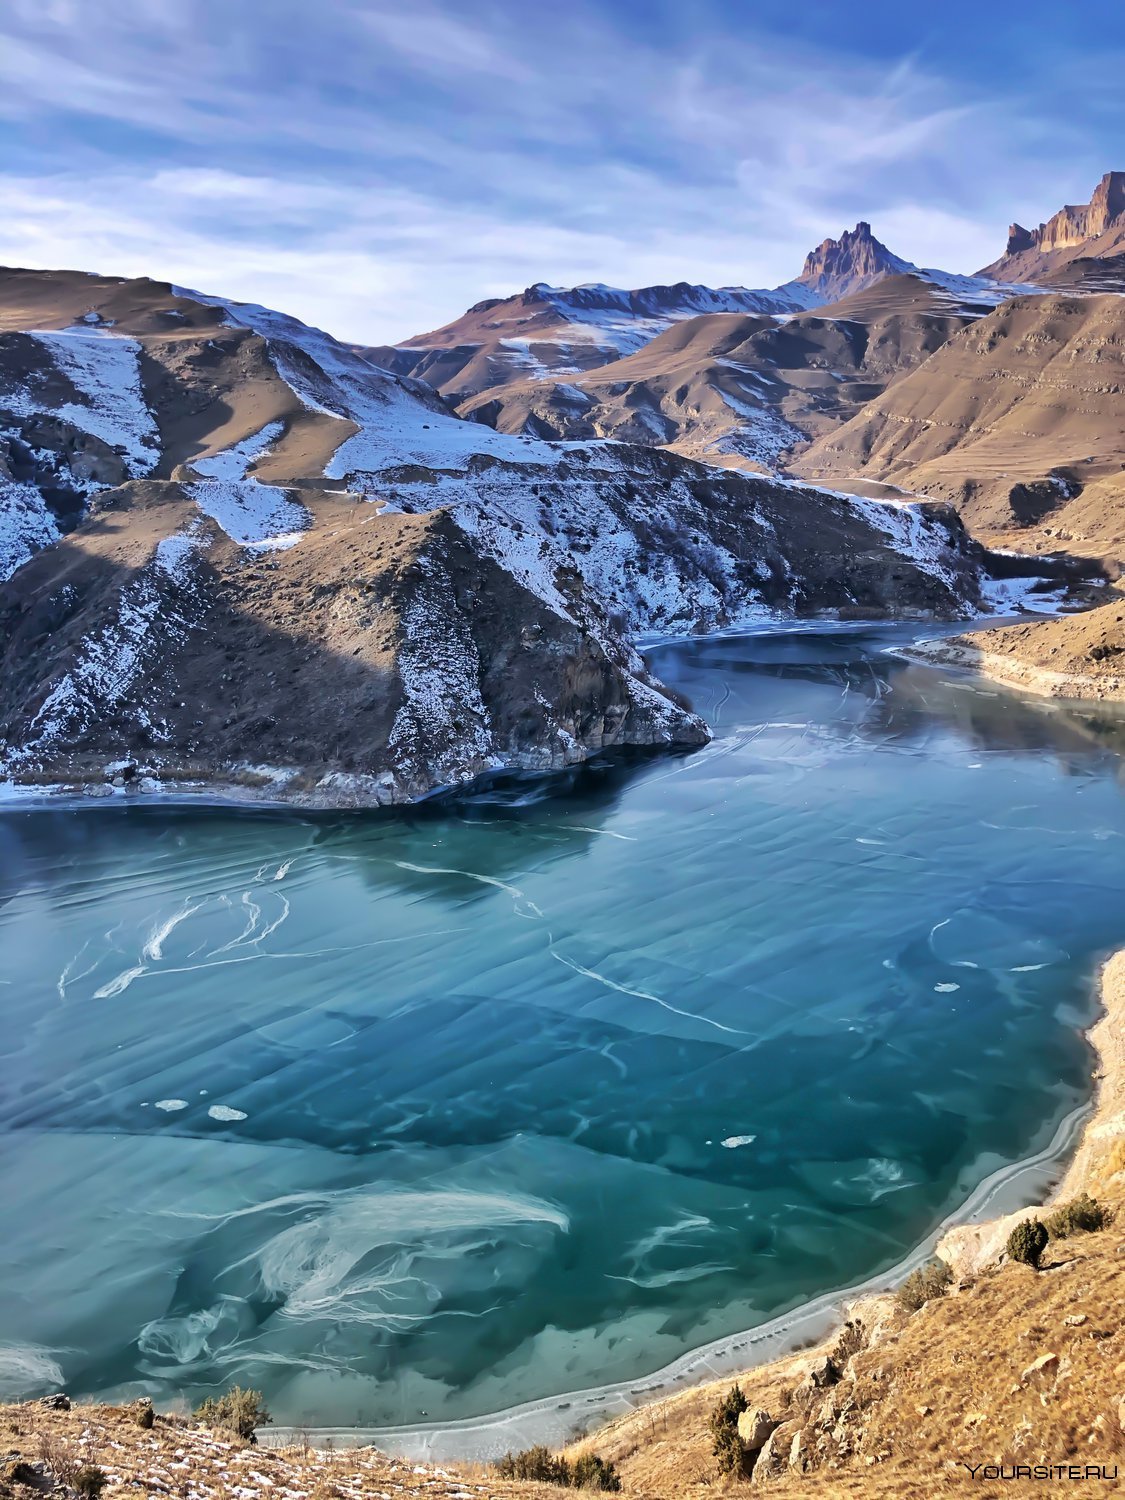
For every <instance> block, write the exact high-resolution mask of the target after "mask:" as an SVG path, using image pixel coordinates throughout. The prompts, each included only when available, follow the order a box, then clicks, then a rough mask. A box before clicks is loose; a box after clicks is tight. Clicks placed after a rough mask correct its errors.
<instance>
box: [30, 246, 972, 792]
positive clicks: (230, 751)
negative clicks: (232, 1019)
mask: <svg viewBox="0 0 1125 1500" xmlns="http://www.w3.org/2000/svg"><path fill="white" fill-rule="evenodd" d="M13 274H22V275H23V276H24V277H25V278H26V276H27V275H28V274H29V273H13ZM0 286H2V278H0ZM32 290H34V288H33V289H32ZM66 291H67V296H68V297H70V298H71V304H70V306H69V309H68V311H67V313H66V318H65V321H64V320H63V318H62V316H61V314H60V321H61V322H62V327H61V328H60V329H59V330H52V331H50V332H49V333H48V334H47V335H44V336H42V337H40V336H38V335H34V334H31V333H26V332H24V333H20V334H15V335H8V336H6V345H5V348H6V353H7V355H8V362H7V365H6V366H5V367H4V369H5V373H4V380H5V386H4V390H5V391H7V392H12V393H15V397H16V399H15V400H13V401H11V402H8V403H7V405H6V406H5V405H0V412H3V413H4V416H3V418H2V420H3V421H5V422H7V423H9V424H10V425H12V424H14V426H18V427H19V430H20V436H19V438H18V439H15V440H13V446H12V447H11V453H12V454H13V455H14V457H13V459H12V463H13V465H14V467H13V468H12V472H11V474H10V476H9V482H10V484H11V485H12V486H23V487H24V488H21V489H19V491H18V493H19V494H20V495H21V496H22V497H23V498H24V499H25V500H27V501H28V504H29V505H30V504H31V496H32V494H38V495H39V496H40V498H41V499H43V500H44V503H45V504H46V502H47V500H48V499H49V498H50V497H51V495H52V494H53V493H54V492H53V489H52V485H51V484H50V483H48V482H47V481H46V480H45V479H44V475H45V474H46V473H47V471H48V470H49V471H50V473H51V474H54V473H55V472H56V470H57V469H58V468H59V466H60V465H65V466H66V470H67V473H68V474H71V475H72V476H73V477H74V482H75V486H76V488H75V491H74V495H73V502H74V503H73V505H72V507H71V509H70V510H69V511H68V512H67V513H66V514H60V515H58V516H55V513H54V511H50V516H51V517H54V521H53V524H54V525H55V533H52V532H51V530H50V527H51V524H52V522H51V521H50V520H47V519H45V518H44V514H39V515H37V514H36V513H34V507H33V506H32V509H31V512H29V511H28V507H27V506H24V507H23V508H22V512H21V514H22V516H23V519H22V520H21V521H20V522H19V525H18V527H17V526H16V525H15V523H13V525H12V527H11V537H10V538H9V539H8V543H7V545H8V553H9V554H10V555H11V557H12V561H13V563H18V561H19V559H21V558H22V559H23V561H22V566H16V569H15V572H14V573H13V575H12V577H11V578H10V579H9V581H8V583H7V585H6V586H5V587H3V588H0V760H6V761H7V764H8V766H9V768H10V769H13V770H16V771H18V774H20V775H24V776H58V777H61V778H63V779H68V780H72V781H73V780H78V781H88V780H89V779H91V778H94V779H97V778H99V777H100V776H101V775H102V774H103V772H104V768H105V767H106V765H107V764H108V765H110V766H117V765H120V764H121V763H122V761H123V760H128V759H130V758H132V759H133V760H135V761H140V762H142V763H143V764H144V766H145V767H147V769H148V770H149V771H150V772H151V773H152V774H154V775H157V776H161V777H167V778H174V779H184V778H186V779H189V780H190V779H199V778H203V779H204V780H206V781H207V782H209V783H213V782H214V781H216V780H217V781H219V782H220V783H222V784H224V785H228V784H230V783H231V782H236V783H237V784H238V785H240V786H245V785H247V778H249V779H250V784H252V785H255V786H257V785H259V782H258V780H256V778H259V777H262V776H264V777H266V780H265V781H264V782H262V783H261V784H262V785H263V786H264V787H265V788H266V790H267V791H268V794H269V795H271V796H275V795H287V796H293V797H298V798H303V799H306V800H309V801H313V802H317V803H337V802H340V801H349V800H351V801H358V802H387V801H396V800H404V799H409V798H414V797H418V796H421V795H424V794H426V793H427V792H429V791H431V790H433V789H434V788H435V787H437V786H443V785H448V784H450V783H456V782H460V781H462V780H464V779H465V778H468V777H472V776H476V775H479V774H481V773H482V772H485V771H489V770H495V769H499V768H504V767H537V768H543V767H552V766H563V765H568V764H573V763H574V762H576V761H579V760H581V759H583V758H584V757H585V756H588V755H589V754H591V753H593V752H595V751H599V750H602V749H604V748H606V747H609V746H613V745H621V744H646V745H650V744H651V745H660V744H670V743H676V742H679V743H689V744H690V743H699V742H700V741H701V740H702V739H703V738H705V737H706V734H707V731H706V728H705V726H704V725H702V723H701V722H700V720H699V719H698V718H697V717H696V716H695V715H694V714H693V713H692V712H691V711H690V710H689V709H687V708H685V707H684V705H682V704H681V703H679V702H678V701H677V700H676V699H675V698H674V697H673V696H672V695H670V694H669V693H667V692H666V691H665V689H664V688H663V687H662V686H661V685H660V683H659V682H657V681H656V680H655V679H654V678H653V677H652V676H651V674H650V673H649V671H648V669H647V667H646V665H645V663H644V661H643V660H642V658H641V657H640V656H639V654H638V652H637V649H636V638H637V637H639V636H644V635H651V634H653V633H669V632H677V633H679V632H688V631H695V630H701V629H709V628H712V627H716V626H725V625H730V624H736V623H739V622H746V621H749V620H752V619H760V618H763V617H764V616H767V615H768V616H771V617H772V616H775V615H785V614H792V613H803V614H808V613H815V612H818V611H832V610H838V609H848V610H849V611H854V610H860V611H863V612H867V613H871V614H874V615H880V614H882V615H885V614H901V613H912V612H922V613H927V614H936V615H942V616H950V615H964V614H968V613H971V612H972V610H973V609H975V608H976V607H977V606H978V604H979V601H980V557H979V553H978V552H977V550H976V549H974V548H973V546H972V545H971V544H970V543H969V542H968V540H967V538H966V536H965V534H964V532H963V531H962V530H961V529H960V528H959V526H958V524H957V523H956V520H955V518H954V517H953V516H952V515H951V514H949V513H945V512H937V513H933V514H931V513H930V512H924V513H923V512H919V514H918V517H917V520H916V522H915V521H912V522H911V523H910V525H909V526H903V525H898V526H897V527H896V526H891V525H888V524H886V523H885V522H880V520H879V519H878V518H877V517H873V516H872V514H870V512H869V507H867V506H864V505H858V504H855V503H853V502H852V501H850V500H849V499H848V498H847V497H843V496H837V495H828V494H824V493H820V492H818V491H815V490H811V489H807V488H802V487H799V486H787V485H782V484H778V483H774V482H771V481H769V480H764V479H756V478H752V477H748V476H744V475H741V474H737V473H733V472H726V471H723V470H719V469H709V468H706V467H704V466H702V465H699V464H694V463H690V462H687V461H685V460H684V459H682V458H680V457H679V456H677V455H675V454H671V453H665V452H658V451H654V450H653V449H651V448H641V447H636V446H633V445H629V444H624V443H608V442H589V441H573V442H551V441H545V440H542V439H538V438H531V437H526V436H519V435H514V434H509V433H504V432H498V431H495V430H493V429H491V428H488V427H485V426H482V425H480V424H478V423H473V422H467V421H464V420H462V419H460V418H458V417H455V416H454V415H452V414H451V413H450V411H449V410H448V408H447V407H446V406H445V404H444V403H443V402H442V401H441V400H440V398H439V397H438V396H437V395H435V393H434V392H433V391H432V390H430V389H429V388H428V387H426V386H424V385H422V384H420V383H418V382H416V381H412V380H410V379H403V378H400V377H399V376H397V375H395V374H394V373H392V372H388V371H387V370H385V369H382V368H380V367H379V366H378V365H376V364H375V363H373V362H372V361H371V359H369V358H368V357H367V356H366V355H365V354H364V353H363V352H362V351H357V350H355V349H352V348H349V347H347V346H345V345H343V344H341V343H339V342H338V341H336V340H335V339H333V338H331V337H330V336H329V335H328V334H326V333H323V332H322V331H320V330H317V329H313V328H308V327H306V326H305V325H304V324H302V323H300V322H298V321H297V320H295V319H292V318H289V317H286V316H284V315H283V314H280V313H276V312H273V311H271V310H269V309H267V308H263V307H258V306H250V305H242V304H236V303H233V302H229V301H225V300H223V299H220V298H215V297H209V296H203V295H201V294H197V293H191V292H186V291H183V290H182V289H176V288H169V287H166V286H163V287H162V286H158V285H156V284H152V283H135V284H134V283H119V282H113V283H110V282H108V281H103V280H100V279H99V278H90V279H88V280H86V281H78V280H75V281H73V283H72V282H67V283H66ZM27 293H28V288H27V287H26V286H24V287H22V288H21V293H20V295H21V297H23V296H26V295H27ZM591 294H592V295H593V292H592V293H591ZM75 303H76V304H77V305H74V304H75ZM91 304H93V306H91ZM18 305H23V303H22V302H21V303H19V304H18ZM110 308H112V309H115V311H114V313H113V316H114V317H115V318H116V321H115V322H114V323H113V324H112V326H111V325H110V323H109V317H108V316H103V314H107V313H108V311H109V309H110ZM90 312H94V313H96V314H97V315H98V317H99V319H101V321H99V323H98V324H97V325H96V326H94V327H92V328H91V327H90V326H89V325H88V324H86V323H85V322H83V323H82V324H81V328H80V331H79V332H77V333H75V332H74V331H73V330H74V329H75V326H76V324H77V323H78V320H80V319H85V318H86V317H87V316H88V314H89V313H90ZM728 316H729V314H728ZM704 321H705V320H704ZM64 410H65V411H66V413H67V416H66V417H65V418H64V417H62V416H61V415H60V413H61V412H62V411H64ZM83 424H84V425H83ZM158 432H159V434H160V438H159V441H158V439H157V433H158ZM48 440H49V441H50V442H51V443H53V444H54V447H53V448H51V447H43V444H44V443H47V442H48ZM111 440H112V441H111ZM17 443H18V444H19V445H22V446H20V447H19V451H18V452H17V450H16V446H15V444H17ZM33 444H34V445H37V446H32V445H33ZM43 454H46V455H47V456H46V458H43V457H42V455H43ZM21 464H22V465H23V466H24V469H26V470H27V472H22V471H21V472H16V471H17V470H19V469H20V465H21ZM37 464H40V465H43V464H45V465H46V468H42V467H41V468H36V465H37ZM83 474H85V475H86V476H87V477H86V478H85V479H83V478H82V477H81V476H82V475H83ZM156 474H159V475H161V476H162V477H160V478H156V477H154V476H155V475H156ZM165 476H166V477H165ZM83 485H85V488H83V487H82V486H83ZM27 487H30V488H27ZM103 492H104V493H103ZM87 502H88V503H89V508H88V509H87V510H85V511H83V505H85V504H87ZM9 510H10V511H11V513H12V514H15V507H9ZM37 528H38V529H37ZM64 530H69V531H70V532H71V533H72V534H73V537H74V539H75V542H76V543H77V545H75V546H71V547H65V546H64V547H59V546H51V545H50V543H51V542H52V541H53V539H54V535H55V534H57V533H58V532H62V531H64ZM35 546H39V547H40V550H39V551H38V552H37V553H35V554H34V555H31V554H32V553H33V549H34V547H35ZM17 554H18V556H17ZM935 559H938V560H939V562H940V566H935ZM263 765H266V766H268V767H272V768H273V769H272V770H270V771H267V772H262V771H261V767H262V766H263ZM255 768H257V769H255Z"/></svg>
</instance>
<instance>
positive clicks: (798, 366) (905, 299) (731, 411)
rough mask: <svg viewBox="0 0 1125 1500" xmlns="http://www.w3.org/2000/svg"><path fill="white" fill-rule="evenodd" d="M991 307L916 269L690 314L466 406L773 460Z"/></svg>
mask: <svg viewBox="0 0 1125 1500" xmlns="http://www.w3.org/2000/svg"><path fill="white" fill-rule="evenodd" d="M992 305H993V303H992V301H991V300H990V301H988V302H987V303H981V302H979V301H976V302H973V301H968V300H966V299H965V298H964V297H962V296H959V295H956V294H954V293H953V292H951V291H949V290H946V289H944V288H939V287H937V286H935V285H934V284H933V283H932V282H928V281H925V280H924V279H923V278H922V277H920V276H918V275H915V274H908V275H898V276H889V277H883V278H882V279H880V280H879V281H878V282H876V283H874V284H873V285H871V286H869V287H867V288H866V289H864V290H863V291H861V292H858V293H856V294H855V295H854V296H851V297H848V298H845V299H844V300H842V301H840V302H836V303H834V304H833V305H832V306H831V307H829V308H825V309H824V310H823V311H816V312H810V313H801V314H799V315H796V316H793V317H790V318H786V319H782V320H778V319H776V318H771V317H766V316H751V315H747V314H738V313H727V314H714V313H713V314H709V315H706V316H702V317H698V318H690V319H687V320H685V321H684V322H682V323H678V324H676V325H675V326H674V327H672V328H670V329H668V331H667V332H666V333H662V334H660V335H659V336H658V337H657V338H655V339H653V340H652V342H651V343H649V344H646V346H645V347H644V348H643V349H641V350H640V351H639V352H638V353H636V354H631V355H627V356H626V357H624V358H622V359H620V360H617V361H616V362H614V363H613V364H609V365H606V366H605V367H604V368H602V369H599V370H590V371H587V372H586V373H585V374H581V375H574V376H570V377H568V378H566V379H565V380H562V379H554V378H547V379H540V380H532V381H526V382H524V383H522V384H517V383H512V384H509V385H505V386H502V387H500V388H498V389H496V390H492V391H485V392H483V393H482V394H481V395H479V396H476V397H474V398H472V399H471V400H468V401H465V402H463V403H462V405H461V407H460V411H461V413H462V414H463V415H465V416H469V417H472V418H473V419H474V420H476V421H484V422H487V423H488V424H489V425H490V426H494V427H496V428H498V429H499V430H500V431H502V432H512V433H529V434H532V435H535V436H539V437H553V438H574V439H590V438H596V437H598V438H615V439H618V440H619V441H624V442H634V443H645V444H650V445H660V444H669V445H673V446H675V448H676V451H677V452H680V453H684V454H687V455H689V456H693V457H700V458H704V459H710V460H711V461H715V460H716V459H718V461H720V462H732V461H733V462H743V463H747V464H756V465H759V466H761V467H764V468H767V469H774V468H776V467H777V465H778V463H779V461H780V460H781V458H782V456H783V455H784V454H785V453H786V452H787V451H788V450H790V449H792V448H794V447H795V446H803V445H804V444H805V443H806V442H807V441H808V439H809V438H810V437H812V436H816V435H818V434H820V433H823V432H827V431H831V430H832V428H834V427H836V426H839V425H840V424H841V423H843V422H845V421H847V420H848V419H849V418H850V417H852V416H854V415H855V414H856V412H858V411H859V410H860V409H861V407H862V406H863V405H864V404H865V403H866V402H868V401H870V400H871V399H872V397H874V396H876V395H878V394H879V393H880V392H881V391H882V390H883V389H884V388H885V387H886V386H887V385H888V384H889V383H890V382H891V381H893V380H894V379H896V378H897V377H898V376H899V375H901V374H902V373H904V372H906V371H909V370H910V369H913V368H914V367H915V366H916V365H919V364H921V363H922V361H923V360H924V359H926V358H927V357H928V356H929V355H930V354H931V353H933V351H934V350H935V349H938V348H940V347H941V345H942V344H943V343H945V342H946V340H947V339H949V338H951V337H952V335H953V334H954V333H956V332H957V331H958V330H959V329H961V328H963V327H965V326H966V325H967V324H968V323H970V322H972V321H974V320H975V319H976V318H979V317H981V316H983V315H984V314H985V313H987V312H989V311H991V308H992Z"/></svg>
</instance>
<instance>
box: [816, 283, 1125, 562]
mask: <svg viewBox="0 0 1125 1500" xmlns="http://www.w3.org/2000/svg"><path fill="white" fill-rule="evenodd" d="M1123 391H1125V298H1121V297H1118V296H1104V295H1103V296H1082V297H1074V296H1057V295H1055V296H1034V297H1020V298H1015V299H1013V300H1012V301H1009V302H1006V303H1004V304H1003V305H1002V306H1001V307H998V308H997V309H996V310H995V311H994V312H992V313H991V314H989V316H988V317H986V318H983V319H981V320H980V321H978V322H975V323H973V324H971V325H969V326H967V327H965V328H963V329H962V330H961V332H960V333H958V334H957V335H956V336H955V337H953V338H951V339H950V340H949V342H948V343H946V344H945V345H944V346H943V347H942V348H940V349H939V350H937V351H936V352H935V353H934V354H933V355H931V356H930V358H929V359H928V360H926V361H925V363H923V364H922V365H921V366H920V367H919V368H918V369H916V370H915V371H913V373H911V374H909V375H907V376H906V377H905V378H904V379H902V380H900V381H898V382H896V383H895V384H893V385H891V386H890V387H889V388H888V389H887V390H886V391H885V392H884V393H883V394H882V395H881V396H878V397H876V398H875V400H873V401H872V402H871V403H870V405H869V406H867V407H866V408H865V409H864V410H863V411H861V412H860V413H859V414H858V415H856V416H855V417H853V418H852V419H851V420H850V421H849V422H847V423H846V424H845V425H844V426H842V427H840V428H839V429H838V430H837V431H835V432H833V433H830V434H828V435H827V436H824V437H822V438H820V439H819V441H818V442H816V443H815V444H814V445H813V446H812V448H810V449H809V450H808V451H807V452H806V453H805V454H803V455H802V456H801V458H800V459H799V460H798V461H797V463H796V464H795V467H796V469H797V470H798V471H799V472H800V473H802V474H804V475H806V476H808V477H809V478H815V479H818V480H824V479H826V480H832V479H835V478H837V477H838V476H842V475H844V474H848V475H856V474H860V475H865V476H868V477H870V478H872V479H877V480H883V481H890V482H893V483H895V484H897V485H900V486H902V487H903V488H905V489H907V490H912V491H917V492H921V493H925V494H932V495H940V496H942V497H943V498H945V499H949V500H952V501H954V502H955V503H956V504H957V506H958V507H959V509H960V510H961V512H962V514H963V515H964V516H965V518H966V520H967V521H968V522H969V524H970V525H971V526H972V527H973V528H974V530H977V531H979V532H981V533H982V534H986V535H989V536H991V537H994V538H996V537H1005V538H1013V539H1014V538H1017V537H1018V539H1019V540H1021V541H1022V542H1023V543H1024V544H1026V543H1027V542H1028V541H1029V540H1031V542H1032V545H1034V539H1036V538H1037V539H1038V541H1039V545H1040V546H1041V547H1042V546H1043V545H1045V543H1044V540H1043V539H1044V537H1046V538H1048V539H1049V544H1050V545H1052V546H1053V545H1055V544H1056V543H1057V542H1059V541H1063V542H1066V543H1068V544H1080V545H1079V548H1078V550H1081V548H1082V547H1089V548H1093V549H1094V550H1096V551H1109V552H1112V553H1116V554H1119V551H1120V549H1121V547H1122V544H1123V543H1125V513H1123V511H1122V507H1121V501H1122V499H1123V498H1125V488H1123V483H1122V471H1123V468H1125V426H1123V424H1122V421H1121V412H1122V393H1123Z"/></svg>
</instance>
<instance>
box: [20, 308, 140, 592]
mask: <svg viewBox="0 0 1125 1500" xmlns="http://www.w3.org/2000/svg"><path fill="white" fill-rule="evenodd" d="M140 349H141V346H140V344H138V343H137V341H136V340H135V339H132V338H127V337H120V336H117V337H115V336H113V335H112V334H111V333H109V332H108V331H105V330H103V329H101V328H98V327H93V326H90V325H80V326H77V327H71V328H65V329H61V330H55V329H51V330H32V331H28V332H18V333H6V334H0V581H2V580H3V579H5V578H9V577H11V575H12V573H13V572H14V571H15V570H16V568H18V567H21V566H22V565H23V563H25V562H26V561H27V560H28V558H29V557H31V556H33V555H34V553H35V552H36V551H38V550H39V548H40V547H44V546H47V545H49V544H50V543H51V542H54V541H57V540H58V538H59V520H60V517H61V514H62V513H63V512H65V511H67V510H68V509H69V510H73V509H74V508H76V507H77V506H79V505H80V504H81V501H82V499H83V498H85V497H88V496H89V495H91V494H93V493H95V492H96V491H97V490H98V489H99V488H102V487H104V486H105V485H106V484H110V483H118V482H120V480H121V479H123V478H138V477H140V476H141V475H144V474H148V473H150V472H151V470H152V469H153V468H154V467H155V465H156V463H157V461H158V459H159V457H160V448H159V439H158V436H157V431H156V425H155V422H154V421H153V417H152V413H151V412H150V410H149V408H148V406H147V404H146V403H145V399H144V396H143V394H142V391H141V380H140V364H139V361H140Z"/></svg>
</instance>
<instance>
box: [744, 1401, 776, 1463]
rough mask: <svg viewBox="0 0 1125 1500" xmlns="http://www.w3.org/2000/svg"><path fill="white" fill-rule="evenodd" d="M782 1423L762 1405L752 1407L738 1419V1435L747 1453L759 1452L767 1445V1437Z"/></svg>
mask: <svg viewBox="0 0 1125 1500" xmlns="http://www.w3.org/2000/svg"><path fill="white" fill-rule="evenodd" d="M780 1426H781V1423H780V1422H778V1421H777V1420H776V1419H775V1418H774V1417H771V1416H770V1414H769V1412H768V1411H763V1410H762V1408H761V1407H751V1408H750V1409H748V1410H747V1411H744V1412H743V1413H742V1414H741V1416H740V1417H739V1419H738V1435H739V1437H740V1438H741V1439H742V1446H743V1447H744V1448H745V1449H746V1451H747V1453H757V1452H759V1451H760V1449H762V1448H763V1447H764V1446H765V1442H766V1439H767V1438H768V1437H770V1436H771V1434H772V1433H774V1432H776V1430H777V1429H778V1427H780Z"/></svg>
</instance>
